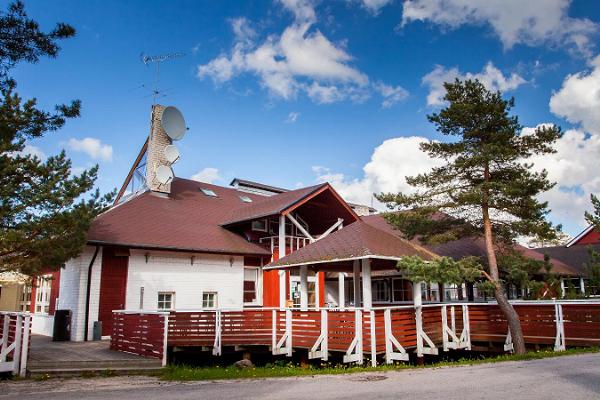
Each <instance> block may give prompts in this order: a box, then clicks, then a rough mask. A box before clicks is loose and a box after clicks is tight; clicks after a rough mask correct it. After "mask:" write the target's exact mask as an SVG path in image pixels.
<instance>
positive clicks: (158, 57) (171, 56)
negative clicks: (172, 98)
mask: <svg viewBox="0 0 600 400" xmlns="http://www.w3.org/2000/svg"><path fill="white" fill-rule="evenodd" d="M183 56H185V53H169V54H160V55H156V56H149V55H147V54H144V53H142V54H141V56H140V58H141V60H142V62H143V63H144V65H148V64H150V63H155V64H156V77H155V79H154V88H153V89H152V104H156V98H157V96H158V95H159V94H160V91H159V90H158V82H159V78H160V63H161V62H163V61H167V60H172V59H174V58H179V57H183Z"/></svg>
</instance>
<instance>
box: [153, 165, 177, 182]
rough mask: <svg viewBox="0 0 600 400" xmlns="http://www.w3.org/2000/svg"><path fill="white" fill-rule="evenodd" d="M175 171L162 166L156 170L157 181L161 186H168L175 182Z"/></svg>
mask: <svg viewBox="0 0 600 400" xmlns="http://www.w3.org/2000/svg"><path fill="white" fill-rule="evenodd" d="M173 176H174V175H173V171H172V170H171V168H170V167H167V166H166V165H161V166H159V167H158V168H156V180H157V181H158V183H160V184H161V185H166V184H167V183H169V182H171V181H172V180H173Z"/></svg>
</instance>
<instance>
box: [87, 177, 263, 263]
mask: <svg viewBox="0 0 600 400" xmlns="http://www.w3.org/2000/svg"><path fill="white" fill-rule="evenodd" d="M200 188H207V189H211V190H213V191H214V192H215V193H217V195H218V197H210V196H206V195H205V194H203V193H202V192H201V191H200ZM239 196H247V197H249V198H251V199H252V200H253V203H244V202H243V201H242V200H241V199H240V197H239ZM265 199H268V198H266V197H263V196H259V195H253V194H251V193H242V192H240V191H238V190H236V189H232V188H225V187H220V186H215V185H210V184H207V183H200V182H196V181H192V180H187V179H180V178H176V179H175V180H174V181H173V182H172V184H171V195H170V196H169V197H168V198H167V197H161V196H157V195H155V194H153V193H151V192H145V193H142V194H140V195H139V196H137V197H135V198H133V199H131V200H129V201H127V202H125V203H122V204H120V205H117V206H115V207H113V208H111V209H110V210H108V211H106V212H105V213H103V214H101V215H100V216H98V217H97V218H96V219H95V220H94V222H93V223H92V226H91V228H90V230H89V232H88V242H89V243H91V244H113V245H122V246H128V247H136V248H156V249H173V250H185V251H194V252H208V253H224V254H247V255H270V253H269V252H268V251H267V250H265V249H263V248H262V247H260V246H258V245H256V244H253V243H250V242H248V241H247V240H245V239H244V238H243V237H242V236H240V235H238V234H236V233H233V232H230V231H228V230H227V229H225V228H223V227H221V226H219V225H220V224H221V223H222V222H223V221H225V220H227V219H228V218H229V216H230V215H231V212H232V210H236V209H243V208H245V207H249V206H251V205H252V204H254V202H257V203H258V202H260V201H263V200H265Z"/></svg>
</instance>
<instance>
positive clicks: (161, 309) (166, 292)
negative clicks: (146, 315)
mask: <svg viewBox="0 0 600 400" xmlns="http://www.w3.org/2000/svg"><path fill="white" fill-rule="evenodd" d="M167 295H169V296H171V300H170V301H169V302H170V303H171V307H168V308H167V307H164V305H163V307H161V305H160V303H161V300H160V296H167ZM162 303H166V301H165V300H163V301H162ZM156 309H157V310H160V311H172V310H174V309H175V292H172V291H160V292H158V294H157V296H156Z"/></svg>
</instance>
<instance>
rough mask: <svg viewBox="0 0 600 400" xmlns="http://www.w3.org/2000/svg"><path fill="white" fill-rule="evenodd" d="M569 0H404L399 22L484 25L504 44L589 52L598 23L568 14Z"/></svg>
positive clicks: (458, 25)
mask: <svg viewBox="0 0 600 400" xmlns="http://www.w3.org/2000/svg"><path fill="white" fill-rule="evenodd" d="M570 3H571V0H528V1H522V0H407V1H405V2H404V4H403V11H402V25H406V24H408V23H411V22H414V21H422V22H431V23H434V24H437V25H441V26H442V27H444V28H447V29H455V28H458V27H460V26H461V25H465V24H470V25H486V26H489V27H490V28H491V29H492V31H493V32H494V34H495V35H496V36H498V38H499V39H500V41H501V42H502V44H503V45H504V48H506V49H510V48H511V47H513V46H514V45H516V44H525V45H528V46H537V45H540V44H549V45H551V46H555V47H556V46H565V47H567V48H569V49H571V50H573V51H575V52H577V53H580V54H583V55H589V54H590V52H591V48H592V47H593V36H594V34H595V33H597V31H598V25H597V24H595V23H594V22H592V21H591V20H589V19H587V18H571V17H569V15H568V11H569V5H570Z"/></svg>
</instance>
